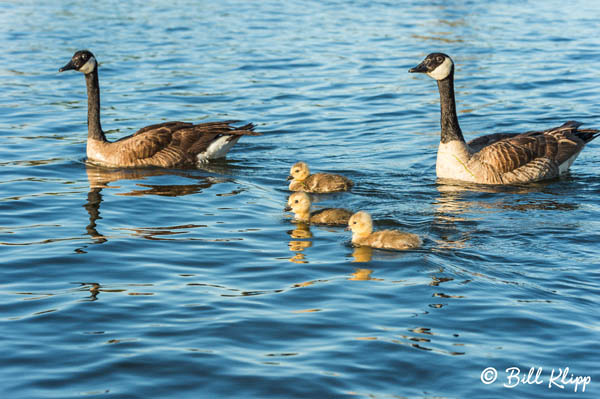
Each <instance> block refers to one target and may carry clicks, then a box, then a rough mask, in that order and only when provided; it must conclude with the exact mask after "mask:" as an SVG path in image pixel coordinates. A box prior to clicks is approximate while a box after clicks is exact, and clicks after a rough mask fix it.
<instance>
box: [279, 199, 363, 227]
mask: <svg viewBox="0 0 600 399" xmlns="http://www.w3.org/2000/svg"><path fill="white" fill-rule="evenodd" d="M310 206H311V200H310V197H309V196H308V194H306V193H305V192H303V191H299V192H296V193H293V194H292V195H290V196H289V198H288V201H287V206H286V207H285V211H286V212H294V219H295V220H298V221H301V222H305V223H311V224H326V225H329V226H345V225H347V224H348V219H350V216H352V212H350V211H349V210H347V209H341V208H325V209H320V210H318V211H314V212H311V211H310Z"/></svg>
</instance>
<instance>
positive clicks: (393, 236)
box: [346, 211, 421, 249]
mask: <svg viewBox="0 0 600 399" xmlns="http://www.w3.org/2000/svg"><path fill="white" fill-rule="evenodd" d="M346 230H352V243H353V244H356V245H365V246H368V247H373V248H382V249H410V248H417V247H419V246H420V245H421V239H420V238H419V236H418V235H416V234H412V233H404V232H402V231H398V230H380V231H376V232H373V220H372V219H371V215H369V214H368V213H367V212H365V211H360V212H357V213H355V214H354V215H352V217H351V218H350V220H349V221H348V227H347V228H346Z"/></svg>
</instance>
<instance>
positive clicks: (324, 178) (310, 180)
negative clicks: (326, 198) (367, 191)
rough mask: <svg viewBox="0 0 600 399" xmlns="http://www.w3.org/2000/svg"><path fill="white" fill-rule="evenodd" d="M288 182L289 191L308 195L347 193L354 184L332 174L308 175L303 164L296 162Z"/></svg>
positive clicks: (306, 168) (307, 170)
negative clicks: (302, 192) (303, 192)
mask: <svg viewBox="0 0 600 399" xmlns="http://www.w3.org/2000/svg"><path fill="white" fill-rule="evenodd" d="M288 180H292V181H291V182H290V185H289V190H290V191H305V192H308V193H332V192H338V191H347V190H349V189H350V188H352V186H353V185H354V183H353V182H352V180H350V179H348V178H347V177H345V176H342V175H337V174H333V173H315V174H310V169H309V168H308V165H307V164H306V163H305V162H297V163H295V164H294V165H293V166H292V167H291V169H290V175H289V177H288Z"/></svg>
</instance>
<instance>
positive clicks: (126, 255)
mask: <svg viewBox="0 0 600 399" xmlns="http://www.w3.org/2000/svg"><path fill="white" fill-rule="evenodd" d="M599 17H600V3H597V2H590V1H587V0H585V1H584V0H576V1H574V2H561V1H554V0H552V1H544V2H541V1H540V2H536V1H522V2H509V1H496V2H475V1H465V2H458V3H457V4H453V2H445V1H439V2H437V1H436V2H426V1H417V0H414V1H404V2H399V3H397V2H385V1H352V2H344V1H307V2H300V1H287V2H278V1H261V2H244V1H239V0H226V1H218V2H214V1H212V2H203V1H201V2H195V1H191V0H175V1H171V2H162V1H155V0H150V1H131V2H121V1H109V2H82V1H71V2H46V3H43V2H32V1H25V2H22V1H18V2H17V1H8V2H0V43H1V46H0V82H1V90H0V136H1V139H2V145H1V146H0V168H1V170H2V175H1V178H0V256H1V258H2V266H1V267H0V337H1V339H0V397H2V398H61V399H62V398H80V397H89V398H343V397H348V398H506V397H511V398H555V397H560V398H563V397H564V398H573V397H589V398H595V397H599V396H598V395H599V393H600V370H599V368H598V359H599V355H600V320H599V317H598V315H599V312H598V305H599V302H600V301H599V299H598V298H599V294H600V274H599V272H598V266H599V265H600V244H599V242H600V233H599V231H600V205H599V202H598V196H599V194H600V170H599V168H598V165H599V162H598V154H599V152H600V148H599V147H600V142H593V143H591V144H590V145H588V146H587V147H586V149H585V150H584V151H583V152H582V154H581V155H580V157H579V159H578V160H577V161H576V163H575V164H574V165H573V167H572V168H571V173H570V174H569V175H568V176H566V177H565V178H563V179H560V180H556V181H551V182H547V183H543V184H536V185H530V186H523V187H505V188H490V187H482V186H463V185H448V184H444V183H443V182H437V181H436V178H435V166H434V165H435V156H436V148H437V144H438V142H439V105H438V101H439V98H438V93H437V88H436V85H435V82H434V81H433V80H431V79H429V78H427V77H426V76H422V75H420V76H415V75H412V74H408V73H407V70H408V69H409V68H410V67H412V66H415V65H416V64H418V63H419V62H420V61H421V60H422V59H423V58H424V56H425V55H426V54H428V53H429V52H432V51H443V52H446V53H448V54H450V55H451V56H452V57H453V58H454V60H455V63H456V95H457V101H458V109H459V112H460V114H459V118H460V121H461V126H462V128H463V131H464V132H465V135H466V137H467V138H473V137H476V136H477V135H479V134H484V133H492V132H499V131H526V130H533V129H543V128H548V127H552V126H556V125H559V124H562V123H563V122H565V121H567V120H570V119H575V120H579V121H581V122H583V123H584V124H585V126H587V127H596V128H599V127H600V118H599V117H598V116H599V115H600V90H599V87H600V75H599V74H598V65H600V46H599V45H600V39H598V19H599ZM81 48H88V49H90V50H92V51H93V52H94V53H95V55H96V57H97V59H98V60H99V62H100V85H101V90H102V122H103V127H104V129H105V131H107V134H108V136H109V138H110V139H111V140H114V139H117V138H119V137H122V136H124V135H127V134H131V133H133V132H135V131H136V130H137V129H139V128H140V127H142V126H145V125H148V124H152V123H159V122H161V121H167V120H183V121H189V122H201V121H213V120H224V119H239V120H241V121H247V122H254V123H256V124H257V130H259V131H261V132H263V133H264V134H263V135H262V136H260V137H247V138H243V139H242V140H241V141H240V142H239V143H238V144H237V145H236V146H235V147H234V149H233V150H232V151H231V152H230V154H229V157H228V160H227V161H224V162H215V163H213V164H210V165H207V166H206V167H205V168H203V169H199V170H191V171H190V170H186V171H183V170H111V169H102V168H98V167H94V166H90V165H87V164H86V163H85V158H84V157H85V142H86V132H87V131H86V106H87V103H86V93H85V83H84V79H83V77H82V76H81V74H79V73H75V72H71V73H68V72H65V73H62V74H59V73H58V72H57V71H58V68H59V67H61V66H63V65H64V64H65V63H66V62H67V61H68V60H69V59H70V57H71V55H72V54H73V52H74V51H75V50H78V49H81ZM298 160H304V161H307V162H308V163H309V164H310V165H311V167H312V169H313V170H318V171H330V172H338V173H343V174H345V175H347V176H348V177H350V178H352V179H353V180H354V181H355V183H356V186H355V188H354V189H353V190H352V191H351V192H349V193H342V194H334V195H320V196H319V197H318V198H317V201H318V202H317V203H316V204H315V206H316V207H317V208H319V207H324V206H345V207H347V208H351V209H354V210H359V209H363V210H367V211H369V212H370V213H371V214H372V215H373V217H374V219H375V220H376V227H377V228H399V229H403V230H406V231H411V232H414V233H417V234H419V235H420V236H421V237H423V239H424V246H423V248H422V249H419V250H416V251H407V252H390V251H378V250H374V251H368V250H365V249H354V248H353V247H352V246H351V244H350V235H349V233H348V232H346V231H344V230H343V229H342V228H330V227H315V226H312V227H310V229H307V228H306V227H305V226H301V225H296V224H294V223H293V222H292V221H291V215H290V214H288V213H286V212H284V211H283V208H284V206H285V202H286V197H287V195H288V192H287V186H286V182H285V178H286V176H287V174H288V170H289V167H290V166H291V165H292V164H293V163H294V162H296V161H298ZM488 367H494V368H495V369H496V370H497V372H498V376H497V380H496V381H495V382H493V383H491V384H484V383H483V382H482V380H481V377H482V372H483V371H484V369H486V368H488ZM510 367H517V368H519V370H520V376H521V377H526V376H527V373H528V372H529V370H530V369H531V368H534V370H535V371H537V370H541V371H540V373H541V374H540V376H539V379H538V381H542V380H543V383H540V384H537V383H533V380H534V377H535V374H534V375H533V377H532V378H531V379H530V380H529V382H532V383H530V384H528V383H519V384H518V385H516V384H515V379H514V378H511V377H510V374H509V373H510V372H507V371H506V369H508V368H510ZM565 367H568V368H569V371H568V373H567V376H566V377H565V379H566V380H575V378H576V377H588V376H589V377H590V378H591V382H589V383H588V384H587V386H586V387H585V392H582V388H583V386H582V385H581V384H580V385H579V386H578V387H577V392H574V391H575V386H574V384H563V388H560V387H559V386H558V383H560V381H558V380H554V381H555V382H556V384H550V380H551V378H552V377H553V376H554V377H556V375H557V374H558V373H559V372H564V370H565ZM559 368H560V369H561V370H559ZM483 374H485V375H484V377H487V374H486V373H483ZM505 385H509V386H510V385H516V386H514V387H513V388H508V387H505Z"/></svg>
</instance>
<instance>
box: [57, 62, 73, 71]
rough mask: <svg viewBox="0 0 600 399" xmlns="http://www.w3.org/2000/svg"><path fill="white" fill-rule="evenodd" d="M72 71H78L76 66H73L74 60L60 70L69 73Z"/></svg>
mask: <svg viewBox="0 0 600 399" xmlns="http://www.w3.org/2000/svg"><path fill="white" fill-rule="evenodd" d="M71 69H76V68H75V65H73V60H71V61H69V62H68V63H67V65H65V66H64V67H62V68H60V69H59V70H58V72H64V71H68V70H71Z"/></svg>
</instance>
